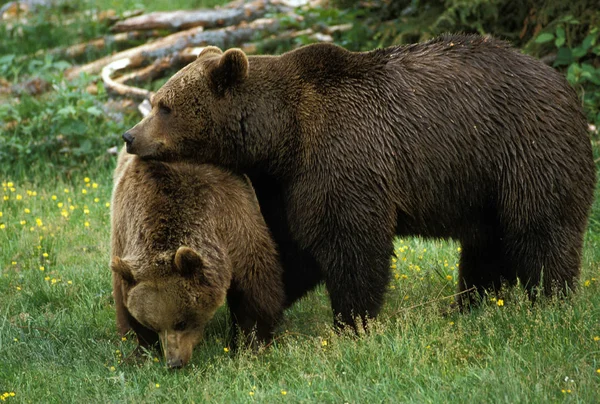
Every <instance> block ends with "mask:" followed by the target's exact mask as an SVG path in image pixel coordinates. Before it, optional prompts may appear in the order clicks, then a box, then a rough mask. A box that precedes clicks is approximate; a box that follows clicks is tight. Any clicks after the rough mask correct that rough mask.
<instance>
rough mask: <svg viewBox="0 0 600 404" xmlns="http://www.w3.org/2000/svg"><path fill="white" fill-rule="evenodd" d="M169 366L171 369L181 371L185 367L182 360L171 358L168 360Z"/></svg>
mask: <svg viewBox="0 0 600 404" xmlns="http://www.w3.org/2000/svg"><path fill="white" fill-rule="evenodd" d="M167 366H168V367H169V368H171V369H180V368H182V367H183V361H182V360H181V358H169V359H168V360H167Z"/></svg>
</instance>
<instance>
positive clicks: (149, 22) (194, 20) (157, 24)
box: [111, 0, 269, 32]
mask: <svg viewBox="0 0 600 404" xmlns="http://www.w3.org/2000/svg"><path fill="white" fill-rule="evenodd" d="M268 5H269V1H268V0H256V1H253V2H251V3H247V4H243V5H241V6H239V7H237V8H217V9H200V10H177V11H156V12H153V13H149V14H144V15H140V16H137V17H133V18H128V19H126V20H124V21H119V22H117V23H116V24H115V25H114V26H113V27H112V28H111V30H112V31H115V32H124V31H140V30H148V29H168V30H172V31H179V30H182V29H189V28H194V27H204V28H206V29H208V28H216V27H228V26H232V25H237V24H239V23H241V22H242V21H252V20H255V19H257V18H261V17H263V16H264V15H265V14H266V13H267V11H268V10H267V6H268Z"/></svg>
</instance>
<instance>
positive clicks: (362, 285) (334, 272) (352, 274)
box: [317, 232, 393, 331]
mask: <svg viewBox="0 0 600 404" xmlns="http://www.w3.org/2000/svg"><path fill="white" fill-rule="evenodd" d="M392 237H393V236H392V235H390V236H389V239H387V240H386V239H385V237H382V235H381V234H379V235H378V237H373V235H371V236H369V237H368V238H367V237H363V236H361V235H360V233H353V232H340V233H338V234H337V235H335V236H333V235H332V236H331V237H330V238H329V239H328V240H327V241H325V240H322V242H321V243H320V244H319V249H318V250H317V259H318V260H319V261H320V264H321V267H322V268H323V272H324V273H325V284H326V286H327V291H328V292H329V298H330V301H331V308H332V310H333V316H334V318H333V321H334V326H335V327H336V328H338V329H344V328H345V327H351V328H352V329H354V331H358V330H359V327H360V328H364V327H366V325H367V321H368V319H370V318H375V317H376V316H377V315H378V314H379V311H380V309H381V306H382V305H383V300H384V295H385V291H386V290H387V285H388V284H389V280H390V256H391V254H392V252H393V242H392V240H393V238H392ZM374 241H375V242H374ZM357 320H359V324H357Z"/></svg>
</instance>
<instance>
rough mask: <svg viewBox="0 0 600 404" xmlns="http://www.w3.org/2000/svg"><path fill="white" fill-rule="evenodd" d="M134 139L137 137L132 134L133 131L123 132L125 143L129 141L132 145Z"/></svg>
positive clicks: (128, 143)
mask: <svg viewBox="0 0 600 404" xmlns="http://www.w3.org/2000/svg"><path fill="white" fill-rule="evenodd" d="M134 139H135V138H134V137H133V136H132V135H131V133H129V132H125V133H123V140H124V141H125V143H127V145H130V144H131V143H133V140H134Z"/></svg>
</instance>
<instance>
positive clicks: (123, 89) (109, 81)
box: [101, 58, 152, 100]
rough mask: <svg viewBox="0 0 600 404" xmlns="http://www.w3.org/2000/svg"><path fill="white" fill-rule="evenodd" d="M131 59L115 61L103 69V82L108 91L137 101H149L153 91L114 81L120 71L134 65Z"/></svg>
mask: <svg viewBox="0 0 600 404" xmlns="http://www.w3.org/2000/svg"><path fill="white" fill-rule="evenodd" d="M134 63H135V62H133V61H132V60H131V59H130V58H125V59H119V60H115V61H113V62H111V63H109V64H108V65H106V66H105V67H104V68H103V69H102V75H101V76H102V82H103V83H104V87H105V88H106V90H107V91H110V92H111V93H114V94H118V95H121V96H126V97H128V98H135V99H140V100H143V99H147V98H150V97H151V96H152V91H150V90H146V89H143V88H138V87H131V86H127V85H125V84H121V83H117V82H116V81H115V80H113V78H112V75H113V74H114V73H116V72H117V71H119V70H123V69H126V68H128V67H130V66H131V65H132V64H134Z"/></svg>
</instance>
